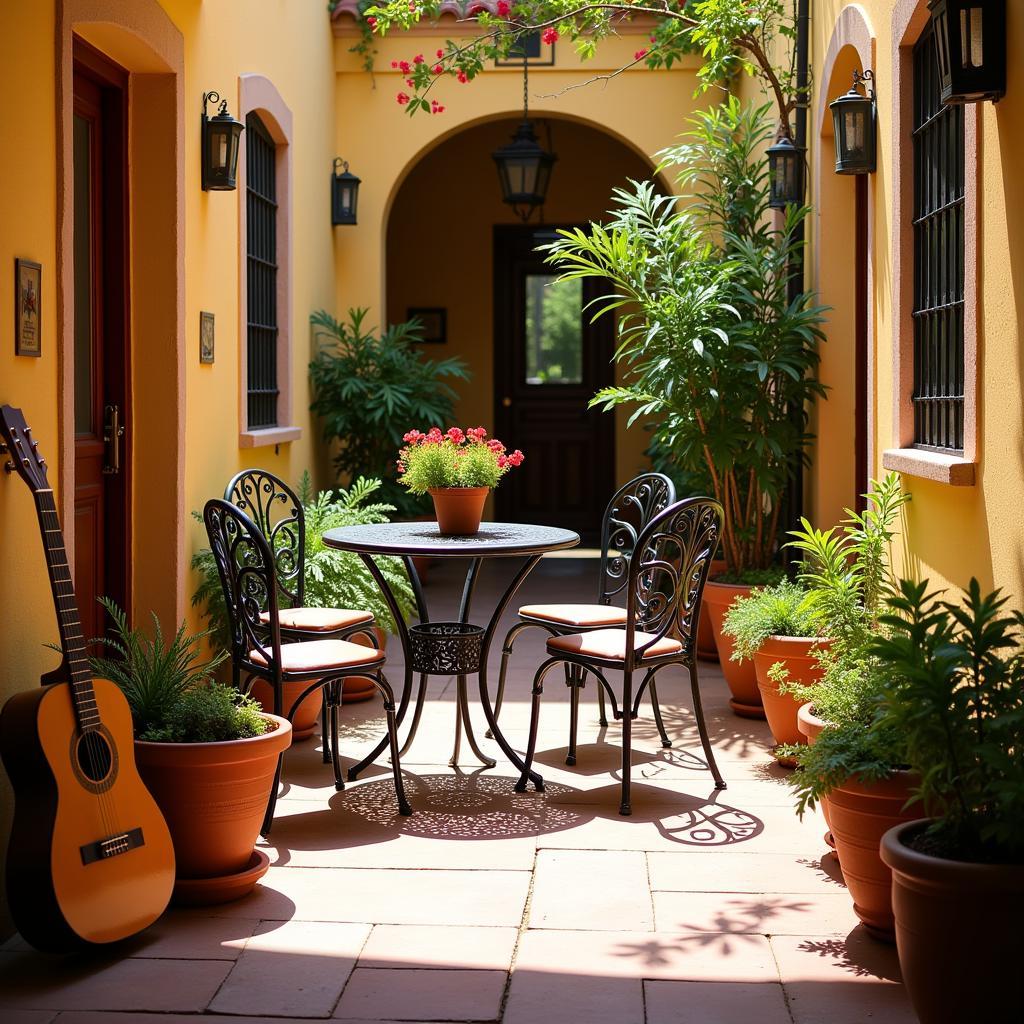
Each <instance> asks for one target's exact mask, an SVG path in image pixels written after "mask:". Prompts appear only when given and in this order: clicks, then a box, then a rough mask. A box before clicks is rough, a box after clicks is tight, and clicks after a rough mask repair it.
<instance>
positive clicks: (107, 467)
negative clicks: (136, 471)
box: [103, 405, 124, 475]
mask: <svg viewBox="0 0 1024 1024" xmlns="http://www.w3.org/2000/svg"><path fill="white" fill-rule="evenodd" d="M122 437H124V426H123V425H122V424H121V410H120V408H118V406H116V405H108V406H105V407H104V409H103V444H104V445H105V446H106V449H107V450H106V456H105V462H104V465H103V472H104V473H107V474H109V475H112V474H114V473H120V472H121V438H122Z"/></svg>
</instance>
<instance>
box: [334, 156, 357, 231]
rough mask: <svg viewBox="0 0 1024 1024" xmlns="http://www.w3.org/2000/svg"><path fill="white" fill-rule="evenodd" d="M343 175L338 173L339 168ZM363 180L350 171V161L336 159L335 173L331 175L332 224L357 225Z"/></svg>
mask: <svg viewBox="0 0 1024 1024" xmlns="http://www.w3.org/2000/svg"><path fill="white" fill-rule="evenodd" d="M339 167H340V168H341V173H340V174H339V173H338V168H339ZM360 181H361V179H359V178H357V177H356V176H355V175H354V174H350V173H349V170H348V161H347V160H342V159H341V157H340V156H339V157H335V160H334V173H333V174H332V175H331V223H332V224H334V225H335V226H337V225H338V224H355V223H356V210H357V208H358V206H359V185H360Z"/></svg>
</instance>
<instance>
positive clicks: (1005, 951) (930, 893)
mask: <svg viewBox="0 0 1024 1024" xmlns="http://www.w3.org/2000/svg"><path fill="white" fill-rule="evenodd" d="M929 824H930V822H929V821H928V820H927V819H918V820H916V821H912V822H909V823H905V824H902V825H897V826H895V827H894V828H891V829H889V831H888V832H886V833H885V835H883V836H882V841H881V855H882V860H883V861H884V862H885V863H886V865H887V866H888V867H889V868H891V869H892V901H893V909H894V911H895V914H896V946H897V949H898V950H899V955H900V970H901V972H902V974H903V983H904V985H906V987H907V993H908V994H909V996H910V1002H911V1004H912V1005H913V1007H914V1012H915V1013H916V1014H917V1016H918V1018H919V1020H920V1021H921V1024H962V1022H963V1021H968V1020H976V1021H984V1022H986V1024H989V1022H991V1024H1003V1022H1007V1024H1009V1022H1010V1021H1019V1020H1020V1014H1021V1007H1022V1006H1024V972H1022V971H1021V964H1020V959H1021V956H1020V954H1021V940H1020V922H1021V918H1022V917H1024V864H971V863H968V862H965V861H956V860H945V859H943V858H939V857H933V856H930V855H929V854H925V853H919V852H918V851H917V850H914V849H913V848H912V847H911V846H908V845H907V842H908V841H912V840H913V838H914V836H916V835H919V834H920V833H921V832H922V831H924V829H925V828H927V826H928V825H929Z"/></svg>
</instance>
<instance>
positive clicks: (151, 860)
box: [0, 679, 174, 952]
mask: <svg viewBox="0 0 1024 1024" xmlns="http://www.w3.org/2000/svg"><path fill="white" fill-rule="evenodd" d="M92 685H93V692H94V698H95V703H96V707H97V709H98V712H99V716H100V718H101V720H102V727H101V728H100V730H98V733H93V734H90V735H88V736H83V734H82V732H81V731H80V729H79V726H78V722H77V720H76V717H75V712H74V707H73V704H72V696H71V688H70V686H69V685H68V684H66V683H58V684H55V685H52V686H47V687H44V688H41V689H37V690H29V691H26V692H24V693H19V694H16V695H15V696H14V697H12V698H11V699H10V700H9V701H8V702H7V704H6V705H5V707H4V709H3V713H2V714H0V755H2V757H3V762H4V766H5V767H6V769H7V772H8V774H9V776H10V778H11V783H12V785H13V787H14V799H15V805H14V823H13V827H12V831H11V841H10V845H9V848H8V856H7V897H8V901H9V903H10V907H11V913H12V915H13V917H14V920H15V923H16V924H17V926H18V930H19V931H20V932H21V934H22V936H23V937H24V938H25V939H26V941H28V942H30V943H31V944H32V945H33V946H35V947H36V948H37V949H41V950H46V951H50V952H64V951H68V950H72V949H75V948H78V947H82V946H86V945H92V944H103V943H109V942H116V941H117V940H118V939H123V938H126V937H127V936H129V935H134V934H135V933H136V932H139V931H141V930H142V929H143V928H146V927H148V926H149V925H150V924H152V923H153V922H154V921H155V920H156V919H157V918H158V917H159V916H160V915H161V914H162V913H163V911H164V909H165V908H166V907H167V904H168V902H169V901H170V898H171V890H172V888H173V886H174V847H173V846H172V843H171V837H170V833H169V832H168V831H167V825H166V824H165V823H164V819H163V816H162V815H161V813H160V810H159V808H158V807H157V805H156V803H155V802H154V800H153V798H152V797H151V796H150V795H149V791H148V790H147V789H146V787H145V786H144V785H143V783H142V780H141V779H140V778H139V775H138V772H137V770H136V767H135V748H134V741H133V737H132V718H131V712H130V710H129V708H128V702H127V700H126V699H125V697H124V695H123V694H122V693H121V691H120V690H119V689H118V687H117V686H116V685H115V684H114V683H111V682H109V681H108V680H106V679H95V680H93V683H92ZM123 837H126V838H123ZM104 843H106V845H104Z"/></svg>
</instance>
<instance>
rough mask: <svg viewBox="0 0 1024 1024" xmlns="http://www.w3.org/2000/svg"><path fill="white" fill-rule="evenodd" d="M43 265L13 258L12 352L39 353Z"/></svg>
mask: <svg viewBox="0 0 1024 1024" xmlns="http://www.w3.org/2000/svg"><path fill="white" fill-rule="evenodd" d="M42 287H43V268H42V266H41V265H40V264H38V263H33V262H32V260H23V259H17V258H16V259H15V261H14V353H15V355H19V356H41V355H42V354H43V335H42V327H41V325H40V318H41V315H42Z"/></svg>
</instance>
